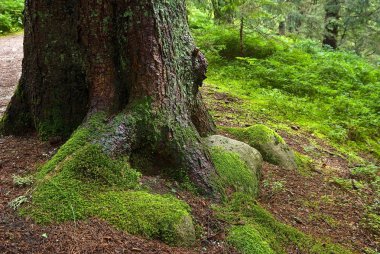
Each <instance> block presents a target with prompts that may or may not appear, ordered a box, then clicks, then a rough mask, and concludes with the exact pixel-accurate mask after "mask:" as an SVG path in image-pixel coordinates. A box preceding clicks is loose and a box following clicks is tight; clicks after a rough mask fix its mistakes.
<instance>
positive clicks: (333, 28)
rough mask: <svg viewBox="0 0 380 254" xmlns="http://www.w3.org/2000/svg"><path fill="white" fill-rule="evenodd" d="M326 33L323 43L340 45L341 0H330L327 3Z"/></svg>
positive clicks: (333, 46) (334, 46) (334, 47)
mask: <svg viewBox="0 0 380 254" xmlns="http://www.w3.org/2000/svg"><path fill="white" fill-rule="evenodd" d="M325 11H326V14H325V34H324V38H323V45H328V46H330V47H332V48H333V49H336V48H337V47H338V34H339V24H338V21H339V18H340V16H339V12H340V0H328V1H327V2H326V5H325Z"/></svg>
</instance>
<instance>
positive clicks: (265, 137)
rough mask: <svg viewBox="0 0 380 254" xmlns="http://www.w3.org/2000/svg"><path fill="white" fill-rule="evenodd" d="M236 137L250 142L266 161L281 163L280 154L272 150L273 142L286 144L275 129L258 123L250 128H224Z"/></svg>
mask: <svg viewBox="0 0 380 254" xmlns="http://www.w3.org/2000/svg"><path fill="white" fill-rule="evenodd" d="M223 130H224V131H227V132H228V133H230V134H232V135H233V136H234V137H235V138H236V139H238V140H240V141H242V142H245V143H247V144H249V145H250V146H252V147H254V148H256V149H257V150H259V151H260V153H261V155H262V156H263V158H264V160H265V161H268V162H270V163H273V164H275V165H278V164H281V161H279V158H278V156H275V155H274V153H273V151H271V149H270V146H271V144H274V145H277V144H285V141H284V139H283V138H282V137H281V136H280V135H278V134H277V133H276V132H275V131H274V130H272V129H270V128H268V127H267V126H265V125H262V124H256V125H253V126H251V127H248V128H223Z"/></svg>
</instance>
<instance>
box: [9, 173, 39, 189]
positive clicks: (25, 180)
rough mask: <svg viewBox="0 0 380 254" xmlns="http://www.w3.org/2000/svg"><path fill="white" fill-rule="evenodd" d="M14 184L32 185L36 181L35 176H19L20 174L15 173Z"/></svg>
mask: <svg viewBox="0 0 380 254" xmlns="http://www.w3.org/2000/svg"><path fill="white" fill-rule="evenodd" d="M12 178H13V184H14V185H16V186H21V187H23V186H29V185H32V184H33V182H34V177H33V176H32V175H28V176H19V175H13V176H12Z"/></svg>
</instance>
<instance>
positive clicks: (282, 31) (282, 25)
mask: <svg viewBox="0 0 380 254" xmlns="http://www.w3.org/2000/svg"><path fill="white" fill-rule="evenodd" d="M278 34H279V35H285V34H286V21H285V20H284V21H280V23H279V24H278Z"/></svg>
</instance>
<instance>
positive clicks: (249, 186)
mask: <svg viewBox="0 0 380 254" xmlns="http://www.w3.org/2000/svg"><path fill="white" fill-rule="evenodd" d="M205 141H206V144H207V145H208V146H209V148H210V152H211V159H212V161H213V162H214V164H215V168H216V171H217V177H216V179H215V180H214V184H215V185H216V188H217V189H218V190H219V191H220V192H221V194H222V197H223V198H227V197H228V196H230V194H232V193H234V192H236V191H239V192H243V193H246V194H248V195H251V196H253V197H255V196H257V194H258V191H259V190H258V187H259V184H258V182H259V179H260V175H261V166H262V158H261V155H260V154H259V153H258V152H257V151H256V150H255V149H254V148H252V147H250V146H249V145H247V144H244V143H242V142H239V141H236V140H232V139H229V138H226V137H223V136H211V137H209V138H207V139H206V140H205Z"/></svg>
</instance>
